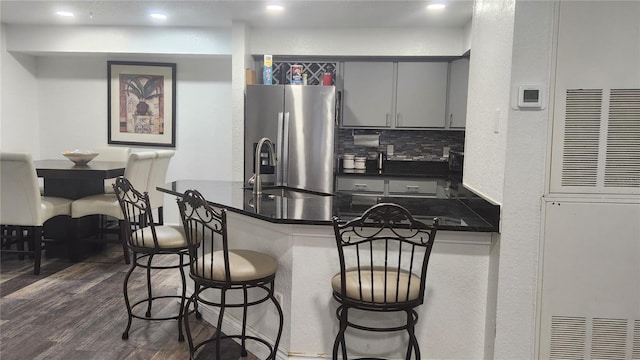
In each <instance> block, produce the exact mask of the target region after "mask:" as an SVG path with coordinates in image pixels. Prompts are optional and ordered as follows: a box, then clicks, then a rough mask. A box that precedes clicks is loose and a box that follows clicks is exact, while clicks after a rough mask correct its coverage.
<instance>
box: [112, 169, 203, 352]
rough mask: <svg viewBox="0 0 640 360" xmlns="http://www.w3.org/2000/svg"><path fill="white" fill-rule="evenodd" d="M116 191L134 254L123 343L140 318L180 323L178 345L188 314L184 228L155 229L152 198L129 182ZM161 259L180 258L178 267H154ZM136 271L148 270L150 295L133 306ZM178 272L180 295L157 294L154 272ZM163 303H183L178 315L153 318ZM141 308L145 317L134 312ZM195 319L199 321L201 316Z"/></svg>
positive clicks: (126, 291) (126, 290)
mask: <svg viewBox="0 0 640 360" xmlns="http://www.w3.org/2000/svg"><path fill="white" fill-rule="evenodd" d="M113 188H114V192H115V195H116V197H117V199H118V203H119V205H120V208H121V210H122V213H123V214H124V216H123V219H124V226H123V228H124V229H126V230H125V238H126V243H127V246H128V247H129V249H131V252H132V253H133V257H132V262H131V266H130V267H129V271H127V274H126V275H125V278H124V287H123V288H124V301H125V304H126V307H127V315H128V320H127V327H126V329H125V330H124V332H123V333H122V339H123V340H126V339H128V338H129V330H130V329H131V323H132V321H133V319H134V318H137V319H142V320H178V341H184V335H183V332H182V321H183V317H184V315H185V314H186V313H187V311H185V309H186V308H185V306H184V305H185V300H186V291H187V290H186V289H187V287H186V277H185V271H184V267H185V266H188V265H189V263H188V262H185V259H186V260H188V259H189V255H188V249H187V240H186V238H185V236H184V228H183V227H182V226H156V225H155V223H154V220H153V212H152V210H151V204H150V201H149V194H148V193H147V192H146V191H145V192H144V193H141V192H139V191H138V190H136V189H135V188H134V187H133V185H132V184H131V182H130V181H129V180H127V179H126V178H123V177H119V178H117V179H116V183H115V185H114V186H113ZM160 256H177V257H178V263H177V264H168V265H163V264H157V263H154V262H153V260H154V258H156V259H157V258H158V257H160ZM136 268H142V269H145V270H146V271H145V272H146V276H147V279H146V283H147V289H146V290H147V291H146V297H143V298H142V299H141V300H138V301H136V302H134V303H132V302H131V300H130V296H129V290H130V289H129V279H130V278H131V275H132V273H133V272H134V270H135V269H136ZM176 268H177V269H179V270H180V279H181V284H180V285H181V291H182V292H181V295H176V294H175V293H173V294H169V295H166V294H164V295H163V294H154V290H153V285H152V284H153V281H152V278H151V271H152V270H154V271H155V270H166V269H176ZM161 299H165V300H166V299H169V300H170V301H175V300H176V299H177V300H180V305H179V306H178V309H177V311H176V313H175V314H173V315H164V314H162V315H160V314H156V316H155V317H153V316H152V307H153V303H154V302H157V301H161ZM171 299H173V300H171ZM139 305H142V306H144V305H146V312H145V314H144V315H141V313H140V312H139V311H136V310H135V309H136V308H137V307H138V306H139ZM194 306H197V304H194ZM194 311H195V310H194ZM196 317H200V316H199V314H198V313H197V314H196Z"/></svg>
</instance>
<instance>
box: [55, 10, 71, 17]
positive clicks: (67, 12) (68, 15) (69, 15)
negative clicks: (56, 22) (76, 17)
mask: <svg viewBox="0 0 640 360" xmlns="http://www.w3.org/2000/svg"><path fill="white" fill-rule="evenodd" d="M56 15H59V16H66V17H73V13H72V12H71V11H58V12H57V13H56Z"/></svg>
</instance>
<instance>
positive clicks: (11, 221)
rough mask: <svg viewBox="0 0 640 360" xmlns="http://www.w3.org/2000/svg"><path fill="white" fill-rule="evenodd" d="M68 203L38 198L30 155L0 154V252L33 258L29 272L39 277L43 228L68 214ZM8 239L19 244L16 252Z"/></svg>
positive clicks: (34, 172) (37, 186)
mask: <svg viewBox="0 0 640 360" xmlns="http://www.w3.org/2000/svg"><path fill="white" fill-rule="evenodd" d="M71 202H72V200H70V199H64V198H59V197H52V196H41V195H40V188H39V185H38V176H37V174H36V168H35V166H34V164H33V159H32V158H31V155H30V154H27V153H8V152H3V153H2V154H0V224H2V228H3V229H2V236H3V237H4V239H3V241H2V245H3V246H2V248H1V249H0V252H3V253H14V254H19V255H21V256H24V255H27V254H28V255H31V256H33V259H34V264H33V273H34V274H35V275H38V274H40V263H41V259H42V249H43V248H42V238H43V231H42V228H43V225H44V223H45V222H46V221H47V220H49V219H51V218H54V217H56V216H69V215H71ZM9 227H11V230H8V229H9ZM25 232H26V233H27V237H26V238H24V236H23V235H24V233H25ZM14 234H15V235H14ZM9 237H11V238H12V239H14V240H16V241H18V242H20V244H16V247H17V248H16V249H13V248H12V247H11V244H9V243H10V242H11V241H9V239H8V238H9ZM5 240H7V241H5ZM24 241H28V248H27V250H24Z"/></svg>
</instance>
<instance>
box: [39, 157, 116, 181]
mask: <svg viewBox="0 0 640 360" xmlns="http://www.w3.org/2000/svg"><path fill="white" fill-rule="evenodd" d="M33 163H34V165H35V167H36V172H37V173H38V176H39V177H43V178H46V179H110V178H114V177H118V176H122V175H124V168H125V166H126V165H127V164H126V163H125V162H119V161H91V162H89V164H87V165H82V166H78V165H75V164H74V163H73V162H71V161H69V160H36V161H34V162H33Z"/></svg>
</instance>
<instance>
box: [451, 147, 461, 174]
mask: <svg viewBox="0 0 640 360" xmlns="http://www.w3.org/2000/svg"><path fill="white" fill-rule="evenodd" d="M463 165H464V152H459V151H449V170H450V171H455V172H462V168H463Z"/></svg>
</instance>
